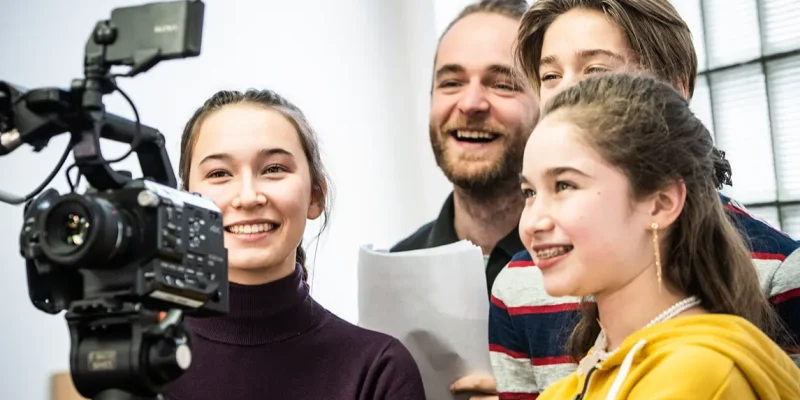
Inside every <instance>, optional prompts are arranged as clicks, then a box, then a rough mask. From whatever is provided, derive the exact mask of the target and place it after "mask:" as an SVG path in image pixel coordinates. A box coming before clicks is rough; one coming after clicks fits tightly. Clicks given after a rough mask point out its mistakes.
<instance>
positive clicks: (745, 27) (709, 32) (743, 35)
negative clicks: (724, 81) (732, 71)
mask: <svg viewBox="0 0 800 400" xmlns="http://www.w3.org/2000/svg"><path fill="white" fill-rule="evenodd" d="M791 1H797V0H791ZM701 4H702V6H703V16H704V18H705V22H706V23H705V37H706V47H707V49H708V67H709V68H714V67H720V66H725V65H729V64H735V63H738V62H743V61H750V60H753V59H756V58H758V57H760V56H761V37H760V32H759V26H758V25H759V24H758V6H757V4H756V0H703V1H702V2H701ZM712 85H713V84H712Z"/></svg>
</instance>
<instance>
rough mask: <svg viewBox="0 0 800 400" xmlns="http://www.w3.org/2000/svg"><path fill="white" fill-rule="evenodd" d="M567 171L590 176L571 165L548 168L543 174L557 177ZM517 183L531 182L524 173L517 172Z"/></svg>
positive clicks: (528, 183) (527, 183)
mask: <svg viewBox="0 0 800 400" xmlns="http://www.w3.org/2000/svg"><path fill="white" fill-rule="evenodd" d="M568 172H572V173H575V174H578V175H580V176H584V177H587V178H591V176H589V174H587V173H585V172H583V171H581V170H579V169H577V168H573V167H555V168H548V169H547V170H546V171H545V172H544V175H545V176H546V177H550V178H555V177H557V176H559V175H561V174H565V173H568ZM519 183H520V185H530V184H531V183H530V181H529V180H528V178H526V177H525V175H522V174H519Z"/></svg>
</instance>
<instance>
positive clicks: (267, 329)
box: [186, 264, 325, 346]
mask: <svg viewBox="0 0 800 400" xmlns="http://www.w3.org/2000/svg"><path fill="white" fill-rule="evenodd" d="M302 276H303V270H302V267H301V266H300V264H296V265H295V270H294V272H293V273H292V274H290V275H289V276H287V277H285V278H281V279H279V280H277V281H274V282H269V283H265V284H262V285H241V284H237V283H233V282H231V283H230V291H229V296H230V298H229V313H228V315H225V316H222V317H213V318H191V317H187V318H186V320H187V323H188V325H189V327H190V328H191V330H192V332H193V333H194V334H196V335H200V336H203V337H205V338H206V339H209V340H213V341H217V342H222V343H228V344H234V345H243V346H255V345H261V344H266V343H272V342H277V341H281V340H285V339H288V338H291V337H294V336H298V335H301V334H302V333H304V332H307V331H308V330H309V329H311V327H312V326H313V325H314V324H315V323H316V322H319V321H320V320H321V318H322V317H323V316H324V315H325V310H324V309H323V308H322V307H321V306H319V305H318V304H317V303H316V302H315V301H314V300H313V299H312V298H311V296H310V295H309V288H308V284H307V283H306V282H304V281H303V278H302Z"/></svg>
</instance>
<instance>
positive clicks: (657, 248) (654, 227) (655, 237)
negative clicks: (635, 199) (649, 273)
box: [650, 222, 661, 294]
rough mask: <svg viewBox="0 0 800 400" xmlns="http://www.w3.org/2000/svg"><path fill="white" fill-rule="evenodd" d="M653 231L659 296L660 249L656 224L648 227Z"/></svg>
mask: <svg viewBox="0 0 800 400" xmlns="http://www.w3.org/2000/svg"><path fill="white" fill-rule="evenodd" d="M650 228H652V229H653V248H655V252H656V277H657V278H658V294H661V249H660V247H661V246H659V243H658V224H657V223H655V222H653V224H652V225H650Z"/></svg>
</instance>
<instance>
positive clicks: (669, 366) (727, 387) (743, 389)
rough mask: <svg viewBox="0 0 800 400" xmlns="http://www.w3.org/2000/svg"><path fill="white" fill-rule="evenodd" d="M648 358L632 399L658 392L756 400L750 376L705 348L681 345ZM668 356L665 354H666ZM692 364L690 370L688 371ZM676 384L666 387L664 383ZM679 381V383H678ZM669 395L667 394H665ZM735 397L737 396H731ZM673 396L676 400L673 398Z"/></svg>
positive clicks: (715, 352) (678, 396) (662, 393)
mask: <svg viewBox="0 0 800 400" xmlns="http://www.w3.org/2000/svg"><path fill="white" fill-rule="evenodd" d="M657 353H659V352H656V353H654V354H652V355H651V356H649V357H648V358H650V360H653V361H651V363H648V362H647V361H645V362H644V363H645V364H650V365H649V366H646V369H647V370H648V372H647V373H645V374H644V375H643V378H642V379H641V380H640V381H639V382H638V383H637V384H636V385H635V387H634V388H633V390H632V391H631V398H637V399H638V398H645V397H647V396H646V395H645V394H654V393H659V394H661V395H666V396H665V397H664V398H685V397H682V396H687V395H691V396H692V398H698V399H725V398H737V399H739V398H741V399H755V398H756V397H755V394H754V393H753V392H752V389H751V388H750V384H749V383H748V380H747V377H746V376H745V375H744V373H743V372H742V371H741V370H740V369H739V368H738V367H737V366H736V363H735V362H734V361H733V360H732V359H731V358H730V357H728V356H726V355H724V354H722V353H720V352H718V351H716V350H714V349H711V348H708V347H705V346H701V345H693V344H682V345H680V346H677V347H672V346H670V348H669V349H666V350H665V351H664V352H661V354H660V355H659V354H657ZM665 353H666V354H665ZM687 365H691V366H692V367H691V368H686V366H687ZM667 381H672V382H676V384H674V385H669V386H666V387H665V386H664V382H667ZM678 382H679V383H678ZM665 390H666V391H667V392H668V393H665V392H664V391H665ZM732 395H734V397H730V396H732ZM670 396H674V397H670ZM736 396H739V397H736Z"/></svg>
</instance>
